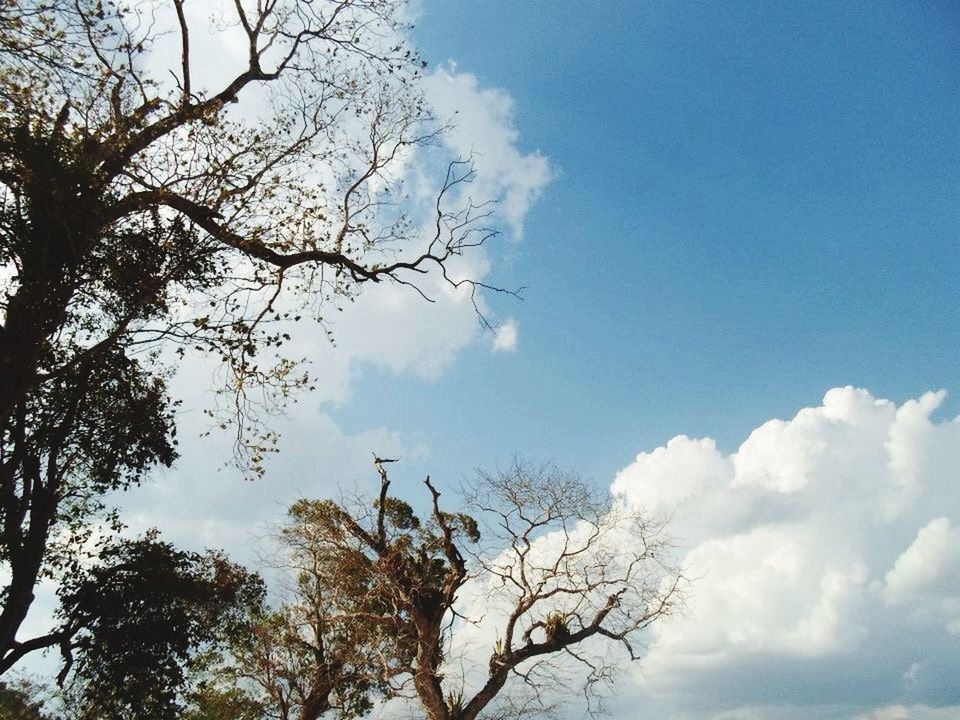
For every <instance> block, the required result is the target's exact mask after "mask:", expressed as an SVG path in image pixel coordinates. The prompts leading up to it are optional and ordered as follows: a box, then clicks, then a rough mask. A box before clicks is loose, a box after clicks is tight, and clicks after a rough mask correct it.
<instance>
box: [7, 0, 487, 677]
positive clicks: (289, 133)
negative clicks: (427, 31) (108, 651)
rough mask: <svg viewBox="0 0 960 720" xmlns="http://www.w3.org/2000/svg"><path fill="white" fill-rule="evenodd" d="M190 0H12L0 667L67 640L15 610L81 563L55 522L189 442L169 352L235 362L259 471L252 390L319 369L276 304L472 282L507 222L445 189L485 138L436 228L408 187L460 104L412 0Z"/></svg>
mask: <svg viewBox="0 0 960 720" xmlns="http://www.w3.org/2000/svg"><path fill="white" fill-rule="evenodd" d="M192 6H193V5H192V3H191V4H189V5H188V4H186V3H185V2H184V0H170V1H169V2H163V1H161V0H130V1H129V2H125V1H123V0H120V1H119V2H106V1H104V0H19V1H11V0H0V282H2V283H3V286H2V288H0V564H2V566H3V569H4V570H5V571H7V573H8V575H7V576H8V577H10V580H9V581H8V583H7V585H6V587H4V588H3V590H2V591H0V673H2V672H3V671H5V670H7V669H8V668H10V667H11V666H12V665H13V664H14V663H16V662H17V661H18V660H19V659H20V658H21V657H22V656H23V655H24V654H26V653H27V652H30V651H32V650H35V649H39V648H43V647H48V646H51V645H56V644H59V643H61V642H62V641H63V640H64V638H63V637H61V636H59V635H58V634H57V633H51V634H49V635H43V636H39V637H35V638H29V639H23V638H19V637H18V635H17V634H18V631H19V629H20V627H21V625H22V624H23V621H24V619H25V617H26V614H27V612H28V610H29V608H30V606H31V603H32V601H33V588H34V586H35V585H36V582H37V580H38V578H39V577H40V576H41V575H42V574H44V573H46V574H56V573H58V572H63V571H65V570H67V571H68V570H69V567H70V563H71V562H72V560H71V548H75V547H76V546H77V542H75V541H71V542H65V543H61V544H59V545H58V546H55V545H53V544H51V542H50V538H51V537H52V536H54V535H56V534H58V533H60V531H61V530H64V531H66V530H69V531H70V533H72V534H73V537H74V540H77V539H79V538H81V537H82V534H83V532H84V530H83V527H84V523H85V522H86V520H87V519H88V518H89V517H91V515H93V514H96V513H98V512H100V511H101V510H102V509H103V506H102V502H101V500H100V498H101V497H102V496H103V494H104V493H105V492H107V491H109V490H113V489H117V488H122V487H125V486H127V485H128V484H130V483H132V482H137V481H139V479H140V478H141V477H142V476H143V473H144V472H146V471H147V470H148V469H149V468H150V467H152V466H154V465H157V464H170V463H171V462H172V461H173V460H174V458H175V455H176V453H175V448H174V445H175V443H174V440H173V434H174V431H175V423H174V417H175V416H174V414H173V408H174V407H175V404H176V399H174V398H170V397H169V396H168V393H167V390H166V379H167V375H168V373H167V366H165V365H164V364H163V362H162V361H163V359H164V358H165V357H166V358H170V357H171V351H176V352H179V353H181V354H182V353H185V352H187V351H188V350H199V351H201V352H206V353H209V354H211V355H212V356H213V357H214V358H217V359H219V360H221V361H222V362H223V363H224V367H225V368H226V369H227V373H226V374H225V383H224V389H225V390H226V391H227V392H228V393H229V397H230V398H231V401H230V403H229V407H228V412H229V417H227V418H221V421H222V422H223V423H224V426H225V427H226V426H228V424H229V423H230V422H231V421H232V422H233V423H234V425H233V427H234V428H235V432H236V450H237V455H238V457H240V458H241V461H242V462H243V464H244V465H245V466H247V467H248V468H249V469H251V470H252V472H254V473H261V472H262V463H263V459H264V455H265V453H268V452H270V451H272V450H273V448H274V445H275V440H276V436H275V434H274V433H273V432H272V431H271V429H270V428H269V426H268V425H266V424H264V423H263V422H260V419H261V416H260V415H258V409H260V410H262V409H263V407H264V406H266V407H270V403H271V402H272V401H273V399H275V398H277V397H281V398H282V397H283V396H285V395H286V394H287V393H288V392H290V391H291V390H293V389H296V388H298V387H306V386H309V385H310V383H311V380H310V378H309V376H308V375H307V374H306V372H305V371H303V370H302V369H300V368H299V367H298V365H297V362H296V360H297V359H296V358H288V357H285V356H284V354H283V353H282V352H281V351H279V350H278V348H279V347H280V346H281V345H283V344H284V342H285V341H286V340H287V339H289V334H288V333H289V329H288V328H287V327H286V326H285V325H284V324H283V323H286V322H293V321H295V320H297V319H299V317H300V315H310V314H312V315H313V316H314V317H316V318H317V319H318V320H320V321H321V322H322V321H323V318H324V313H325V312H326V310H327V308H329V307H331V306H335V305H337V304H338V303H341V302H344V301H348V300H349V299H351V298H352V297H354V296H355V295H356V293H357V292H358V291H359V289H360V288H361V287H363V286H366V285H373V284H377V283H382V282H385V281H387V282H395V283H400V284H404V285H409V286H410V287H411V288H412V289H414V290H415V291H419V292H421V294H423V293H424V289H423V287H419V286H418V284H417V283H418V282H419V281H421V280H422V279H423V278H424V277H425V276H426V275H427V274H428V273H430V272H434V273H436V274H438V275H439V276H440V277H441V278H442V279H445V280H446V281H447V282H449V283H450V284H452V285H454V286H458V287H459V286H464V287H465V288H466V289H467V290H468V291H472V290H475V289H476V284H474V283H473V282H472V281H470V280H463V279H460V278H458V277H456V276H454V275H452V274H451V273H450V272H449V271H448V266H449V263H450V261H451V260H452V259H453V258H455V257H456V256H458V255H460V254H461V253H463V252H465V251H466V250H468V249H469V248H472V247H475V246H477V245H479V244H481V243H483V242H484V241H485V240H486V239H488V238H489V237H490V236H491V235H492V234H493V233H492V231H491V230H489V229H486V227H485V226H484V222H485V220H484V219H485V217H486V215H487V210H486V209H485V207H484V206H482V205H477V204H474V203H473V202H471V201H470V200H469V199H463V198H461V199H463V202H462V203H460V204H453V205H452V204H451V202H452V201H454V200H455V199H457V198H460V196H461V193H460V190H461V189H462V187H463V185H464V183H467V182H469V181H470V179H471V177H472V172H473V171H472V167H471V166H470V163H469V161H465V160H457V161H455V162H453V163H451V164H450V165H449V166H448V168H447V172H446V176H445V179H444V180H443V181H442V182H441V183H439V185H440V187H439V190H438V193H437V197H436V202H435V203H434V205H433V207H432V216H433V217H432V222H431V223H430V224H429V230H428V231H426V232H424V231H423V230H422V227H423V226H422V225H421V223H419V222H418V221H417V220H416V218H415V217H413V216H411V215H410V213H409V212H408V210H409V205H408V203H407V202H406V194H405V191H404V189H403V186H402V183H400V182H399V180H398V178H399V176H400V174H401V173H399V169H400V168H402V167H403V164H404V163H405V162H407V160H408V159H409V156H410V153H411V152H412V151H413V150H414V149H416V148H419V147H422V146H424V145H427V144H430V143H431V142H432V141H433V140H434V139H435V138H436V137H437V135H438V133H439V132H440V131H441V130H442V128H438V126H437V125H436V123H434V122H433V120H432V118H431V117H430V114H429V112H428V111H427V110H426V109H425V106H424V103H423V100H422V98H421V96H420V94H419V91H418V89H417V81H418V73H419V70H420V67H421V62H420V60H419V59H418V58H417V57H416V54H415V53H414V52H413V51H412V50H411V49H410V48H409V47H408V46H407V45H406V43H405V42H404V41H403V35H402V32H401V30H402V23H401V21H400V20H399V19H398V18H399V17H400V13H399V11H400V7H401V3H400V2H399V0H312V1H310V2H307V1H306V0H233V1H232V2H223V3H214V4H212V5H210V6H209V7H210V8H211V12H213V14H214V17H213V19H212V20H210V21H209V22H208V21H201V22H199V23H198V22H197V15H196V14H193V15H191V7H192ZM212 48H217V49H216V50H214V49H212ZM198 57H201V59H200V60H198ZM457 202H458V203H459V200H458V201H457ZM425 297H426V295H425ZM427 299H429V298H427ZM60 534H61V535H63V533H60ZM68 534H69V533H68Z"/></svg>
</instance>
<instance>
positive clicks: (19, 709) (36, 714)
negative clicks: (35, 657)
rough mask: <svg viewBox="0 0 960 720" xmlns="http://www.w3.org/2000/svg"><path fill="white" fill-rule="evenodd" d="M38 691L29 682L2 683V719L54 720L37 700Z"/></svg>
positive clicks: (0, 716)
mask: <svg viewBox="0 0 960 720" xmlns="http://www.w3.org/2000/svg"><path fill="white" fill-rule="evenodd" d="M37 694H38V689H37V688H36V687H35V686H34V685H33V684H31V683H30V682H29V681H25V680H21V681H20V682H18V683H14V684H9V683H5V682H0V718H3V720H52V718H51V717H50V716H49V715H47V714H46V713H44V712H43V702H42V701H40V700H38V699H37V698H36V696H37Z"/></svg>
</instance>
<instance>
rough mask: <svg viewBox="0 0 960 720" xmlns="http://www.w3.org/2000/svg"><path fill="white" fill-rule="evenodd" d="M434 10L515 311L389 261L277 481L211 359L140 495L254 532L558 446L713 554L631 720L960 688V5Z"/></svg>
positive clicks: (798, 708) (151, 519)
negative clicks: (409, 277)
mask: <svg viewBox="0 0 960 720" xmlns="http://www.w3.org/2000/svg"><path fill="white" fill-rule="evenodd" d="M415 11H416V13H415V14H416V27H415V29H414V30H413V31H412V38H413V40H414V42H415V44H416V45H417V47H418V48H419V49H420V51H421V53H422V54H423V56H424V57H425V59H427V60H428V62H429V66H428V69H427V75H426V78H425V85H424V87H425V92H426V94H427V98H428V100H429V101H430V102H431V103H432V105H433V107H434V109H435V111H436V112H437V114H438V115H440V116H442V117H456V127H455V129H454V130H453V131H452V132H451V133H450V135H449V136H448V138H447V139H446V141H445V142H446V147H447V149H448V150H449V152H450V153H451V154H452V155H453V154H467V153H470V152H474V153H475V154H476V157H477V164H478V172H479V175H478V182H477V189H478V191H483V192H484V193H486V194H487V196H490V197H496V198H498V199H499V201H500V202H499V217H500V223H501V228H502V231H503V232H502V235H501V237H500V238H498V239H497V240H496V241H495V242H494V243H493V244H492V245H490V246H489V247H487V248H486V249H485V251H484V252H483V253H482V254H480V255H478V256H477V257H475V258H474V259H473V260H472V261H471V262H473V263H474V264H473V265H472V266H471V267H472V270H473V271H474V273H475V275H477V276H478V277H480V278H482V279H483V280H484V281H486V282H491V283H495V284H497V285H500V286H503V287H508V288H516V287H521V286H523V287H524V288H525V289H524V290H523V291H522V293H521V294H522V296H523V299H522V300H519V299H516V298H513V297H511V296H496V295H491V294H489V293H488V294H486V295H485V296H484V299H483V302H484V303H485V307H486V308H487V310H488V313H489V315H490V317H491V318H492V319H494V320H496V321H497V322H498V323H499V324H500V326H499V330H497V331H496V333H491V332H485V331H484V330H483V329H482V328H480V326H479V324H478V323H477V321H476V317H475V316H474V313H473V310H472V307H471V306H470V305H469V303H468V302H465V300H464V298H463V297H462V296H457V295H455V294H444V293H443V292H440V291H439V290H438V302H437V303H435V304H433V305H427V304H425V303H423V302H422V301H421V300H420V299H419V298H418V297H416V296H415V295H413V294H412V293H410V292H409V291H408V290H406V289H404V288H401V287H393V288H390V287H388V288H376V292H370V293H366V294H365V295H364V296H362V297H361V299H360V300H359V301H358V302H357V303H356V304H355V305H352V306H350V307H349V308H347V309H346V311H345V312H344V313H342V316H341V317H339V318H338V320H337V321H336V323H335V325H334V328H333V329H334V334H335V336H336V338H337V345H336V347H332V346H330V345H329V343H327V341H326V340H325V339H324V336H323V334H322V333H320V332H317V333H316V334H315V335H310V334H307V335H306V336H304V337H302V338H300V339H299V341H298V342H299V343H300V345H299V347H300V348H302V349H303V350H304V353H305V354H307V355H309V356H310V357H311V358H312V359H313V362H314V366H315V367H316V368H317V369H318V372H317V375H318V377H319V378H320V383H319V387H318V390H317V392H316V393H315V394H313V395H311V396H306V397H302V398H300V400H299V402H298V403H297V404H296V405H292V406H291V407H290V408H289V409H288V413H287V417H286V418H283V419H278V421H277V425H278V427H279V429H280V430H281V431H282V432H283V440H282V444H281V454H280V455H279V457H277V458H275V459H273V460H272V461H271V463H270V465H269V466H268V468H267V474H266V476H265V477H264V478H263V479H262V480H258V481H256V482H253V483H250V482H244V481H242V480H241V479H240V478H239V477H238V476H237V475H236V473H234V472H232V471H231V470H230V469H229V468H224V467H223V464H224V461H225V460H227V459H228V456H229V447H228V443H227V441H226V440H225V439H224V438H217V437H213V438H203V439H200V438H198V437H197V435H198V434H199V428H200V427H201V421H200V420H199V408H200V407H202V406H203V403H204V402H205V401H206V399H207V397H208V396H207V395H206V394H205V391H204V389H205V388H206V387H207V386H208V385H209V375H208V374H207V373H206V371H205V369H203V368H199V367H192V366H187V367H185V368H184V369H183V370H182V372H181V373H180V376H179V377H178V379H177V382H178V388H179V390H180V392H182V393H183V394H184V395H185V396H186V397H187V399H188V402H187V403H186V407H185V410H184V415H182V416H181V421H182V425H183V426H184V427H185V428H186V431H182V432H181V438H182V443H183V445H182V448H183V454H182V457H181V460H180V461H179V463H178V465H177V466H176V467H175V468H174V469H173V470H171V471H169V472H164V473H160V474H158V477H157V478H156V479H155V480H154V481H151V482H149V483H147V484H146V485H145V486H144V487H143V488H140V489H139V490H136V491H134V492H132V493H129V494H128V495H127V496H126V497H125V498H123V499H122V503H123V504H124V507H125V515H124V517H125V519H126V521H127V522H128V523H130V524H131V527H132V528H134V529H144V528H146V527H150V526H158V527H160V528H161V529H162V530H163V531H164V533H165V534H166V535H167V536H169V537H171V538H173V539H175V540H177V541H178V542H181V543H182V544H185V545H188V546H196V547H200V546H218V547H226V548H227V549H228V551H229V552H230V553H231V554H232V555H234V556H235V557H238V558H240V559H244V560H249V561H250V562H254V561H255V557H256V552H255V546H256V544H257V543H256V539H257V538H258V537H260V536H262V535H263V534H264V533H265V529H264V528H265V526H266V525H267V524H269V523H270V522H276V520H277V519H278V518H279V517H280V516H281V514H282V512H283V509H284V508H285V507H286V506H287V505H288V504H289V503H290V502H292V501H293V500H295V499H297V498H298V497H300V496H303V495H307V496H328V495H331V494H336V493H337V492H338V491H339V490H340V489H341V488H352V487H359V488H360V489H361V490H362V489H369V488H370V487H372V486H373V482H374V481H375V479H376V478H375V476H374V475H373V472H372V468H371V467H370V453H371V452H372V451H375V452H377V453H379V454H381V455H385V456H386V455H392V456H400V457H401V458H403V460H402V462H401V463H400V464H398V465H397V466H396V469H395V473H396V475H397V476H398V487H401V488H409V490H403V492H404V493H406V494H407V495H408V496H409V497H410V498H411V499H415V498H416V488H417V487H418V483H417V482H416V480H417V479H419V478H421V477H422V476H423V475H424V474H426V473H430V474H431V475H432V476H433V477H434V478H435V479H437V480H438V482H439V483H440V484H441V485H442V487H443V488H445V492H449V490H447V489H448V488H450V487H452V486H454V485H455V484H456V483H457V481H458V479H459V478H461V477H463V476H465V475H468V474H470V473H471V472H472V471H473V470H474V469H475V468H478V467H485V468H490V467H494V466H495V465H496V464H497V463H504V462H506V461H508V460H509V458H510V457H511V456H512V454H514V453H519V454H522V455H524V456H526V457H529V458H532V459H536V460H552V461H554V462H556V463H557V464H558V465H560V466H563V467H567V468H574V469H576V470H578V471H580V472H581V473H582V474H583V475H584V476H585V477H587V478H589V479H590V480H591V481H592V482H595V483H596V484H597V485H598V486H600V487H609V488H610V489H611V491H612V492H613V493H614V494H615V495H616V496H618V497H620V498H624V499H625V500H626V501H627V502H630V503H635V504H637V505H639V506H642V507H645V508H648V509H649V510H650V511H651V512H656V513H662V514H664V515H669V516H671V517H672V518H673V523H674V527H673V534H674V535H675V537H676V538H677V543H678V548H679V549H678V553H679V556H678V560H679V561H681V562H683V563H684V564H685V566H688V567H691V568H695V569H696V570H697V573H695V574H696V576H697V577H698V580H697V581H696V582H695V583H694V584H693V586H692V587H691V589H690V602H689V608H688V611H687V613H685V614H684V616H683V617H679V618H676V619H674V620H672V621H670V622H669V623H664V624H663V625H658V626H656V627H654V628H653V630H652V631H651V633H650V636H649V638H648V641H647V653H646V655H645V657H644V658H643V660H642V662H641V663H640V664H639V665H637V666H636V667H629V668H627V669H626V670H625V672H624V676H623V678H621V680H620V684H619V685H618V686H617V696H618V699H617V700H616V701H615V702H614V703H613V705H612V712H613V717H614V718H615V719H616V720H626V719H627V718H633V717H637V716H649V717H660V718H675V719H676V720H686V719H689V720H707V719H712V720H791V719H792V718H801V717H802V718H830V719H832V718H846V719H850V720H928V719H930V720H933V719H936V720H945V719H956V718H960V674H958V669H957V668H958V667H960V585H958V583H957V578H958V577H960V490H958V488H960V483H958V480H960V422H958V421H957V420H955V419H954V418H955V417H956V416H957V414H958V412H960V322H958V321H960V312H958V303H957V299H958V298H957V287H958V281H957V278H958V276H960V253H958V252H957V247H956V245H957V240H958V235H960V202H958V200H960V123H958V118H960V113H958V111H960V56H958V54H957V48H958V47H960V5H957V4H956V3H953V2H936V1H935V0H930V1H929V2H925V3H922V4H920V3H892V2H884V1H881V0H874V1H872V2H862V3H858V2H853V1H851V2H844V3H835V2H815V1H813V0H811V1H809V2H804V3H788V2H769V1H768V2H746V1H742V2H727V3H700V2H683V3H680V2H639V1H637V2H620V3H616V2H610V3H603V4H589V3H581V2H576V3H575V2H566V1H562V2H561V1H558V2H550V3H547V2H539V1H538V2H532V1H531V2H520V3H517V2H501V1H493V0H489V1H488V2H483V3H471V2H465V1H463V0H442V1H441V0H421V2H420V3H419V5H418V6H417V7H416V9H415ZM190 401H192V402H190ZM403 483H407V484H406V485H404V484H403ZM570 713H571V714H570V717H579V715H578V713H577V707H576V706H572V708H571V710H570ZM638 714H639V715H638Z"/></svg>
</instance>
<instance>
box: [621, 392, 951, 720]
mask: <svg viewBox="0 0 960 720" xmlns="http://www.w3.org/2000/svg"><path fill="white" fill-rule="evenodd" d="M943 399H944V393H943V392H937V393H926V394H924V395H923V396H922V397H920V398H918V399H916V400H910V401H908V402H905V403H903V404H902V405H900V406H899V407H898V406H897V405H896V404H895V403H892V402H890V401H888V400H883V399H878V398H875V397H873V396H872V395H871V394H870V393H869V392H867V391H866V390H860V389H855V388H852V387H845V388H836V389H833V390H830V391H829V392H827V394H826V395H825V396H824V399H823V403H822V404H821V405H820V406H819V407H814V408H805V409H803V410H800V411H799V412H798V413H797V414H796V416H795V417H793V418H792V419H790V420H771V421H769V422H767V423H764V424H763V425H761V426H760V427H758V428H757V429H756V430H754V431H753V432H752V433H751V434H750V436H749V437H748V438H747V440H746V441H745V442H744V443H743V444H742V445H741V446H740V448H739V449H738V450H737V452H735V453H733V454H730V455H725V454H724V453H722V452H720V451H719V450H718V449H717V447H716V444H715V442H714V441H713V440H710V439H691V438H688V437H686V436H678V437H675V438H673V439H672V440H670V441H669V442H668V443H667V444H666V445H665V446H664V447H660V448H657V449H655V450H652V451H649V452H642V453H640V454H639V455H638V456H637V458H636V460H635V461H634V462H633V463H631V464H630V465H629V466H628V467H626V468H624V469H623V470H622V471H621V472H620V473H619V474H618V475H617V477H616V479H615V481H614V483H613V485H612V491H613V492H614V493H615V494H617V495H620V496H622V497H625V498H627V499H628V500H629V501H630V502H634V503H639V504H641V505H643V506H645V507H647V508H649V509H651V510H653V511H656V512H659V513H667V514H670V515H672V517H673V518H674V533H675V535H676V536H677V538H678V540H679V542H680V543H682V546H683V551H682V553H681V555H682V558H683V564H684V565H685V566H686V567H687V568H688V571H689V572H690V574H691V575H693V576H696V577H697V580H696V581H695V582H694V584H693V588H692V590H691V596H690V601H689V608H688V612H687V614H686V615H685V616H684V617H682V618H676V619H674V620H672V621H670V622H668V623H664V624H661V625H659V626H657V627H656V628H655V629H654V631H653V633H652V636H651V643H650V648H649V653H648V656H647V659H646V661H645V663H644V672H643V674H642V675H637V676H636V677H637V680H638V685H637V691H636V692H637V694H638V696H639V697H642V698H644V699H645V701H647V702H651V703H657V704H664V705H666V706H670V707H672V708H674V709H675V710H676V711H677V712H681V714H679V715H677V717H687V716H688V715H683V714H682V712H688V713H690V714H689V717H712V716H715V713H717V712H720V711H724V712H725V713H726V714H724V715H722V717H730V718H732V717H743V718H747V717H751V718H753V717H755V718H787V717H793V716H794V710H796V709H797V708H806V710H805V712H807V713H810V712H812V711H811V710H810V708H811V707H814V706H820V710H818V711H816V712H813V715H815V716H817V717H847V718H849V717H853V716H854V715H857V714H858V713H872V714H866V715H862V717H864V718H865V717H871V718H881V717H882V718H887V717H890V718H893V717H896V718H901V717H903V718H914V717H916V718H926V717H960V713H958V712H957V711H956V710H949V709H948V710H944V709H943V708H944V706H951V705H958V704H960V669H958V666H960V662H958V661H960V639H958V637H957V634H958V633H960V581H958V580H957V578H958V577H960V528H958V527H957V525H958V521H960V483H958V482H957V480H958V474H960V421H958V420H949V421H936V420H934V419H932V414H933V413H934V412H935V411H936V409H937V408H938V407H939V405H940V404H941V403H942V401H943ZM827 705H829V706H831V707H832V708H834V709H833V710H831V711H829V712H827V711H826V710H824V709H823V706H827ZM791 708H793V710H791ZM930 708H940V709H939V710H931V709H930ZM944 712H947V713H948V714H946V715H945V714H943V713H944ZM950 712H952V713H953V714H952V715H951V714H949V713H950ZM731 713H732V714H731ZM891 713H892V714H891ZM807 716H808V717H809V716H810V715H809V714H808V715H807ZM717 717H720V716H717Z"/></svg>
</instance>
